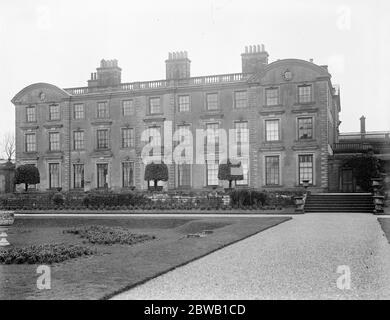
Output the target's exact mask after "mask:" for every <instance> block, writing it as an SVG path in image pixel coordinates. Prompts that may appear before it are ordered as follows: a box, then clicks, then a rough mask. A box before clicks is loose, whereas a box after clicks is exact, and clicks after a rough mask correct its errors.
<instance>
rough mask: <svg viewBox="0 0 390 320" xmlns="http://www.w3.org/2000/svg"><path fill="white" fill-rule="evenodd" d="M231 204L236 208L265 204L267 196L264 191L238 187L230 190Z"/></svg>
mask: <svg viewBox="0 0 390 320" xmlns="http://www.w3.org/2000/svg"><path fill="white" fill-rule="evenodd" d="M230 200H231V205H232V206H233V207H235V208H238V207H240V208H243V207H249V206H251V207H253V206H257V207H260V206H264V204H265V203H266V201H267V196H266V194H265V193H264V192H259V191H256V190H249V189H238V190H233V191H231V192H230Z"/></svg>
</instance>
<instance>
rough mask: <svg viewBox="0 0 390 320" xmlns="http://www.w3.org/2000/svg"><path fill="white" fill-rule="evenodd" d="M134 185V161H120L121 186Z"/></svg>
mask: <svg viewBox="0 0 390 320" xmlns="http://www.w3.org/2000/svg"><path fill="white" fill-rule="evenodd" d="M132 186H134V162H128V161H127V162H123V163H122V187H123V188H129V187H132Z"/></svg>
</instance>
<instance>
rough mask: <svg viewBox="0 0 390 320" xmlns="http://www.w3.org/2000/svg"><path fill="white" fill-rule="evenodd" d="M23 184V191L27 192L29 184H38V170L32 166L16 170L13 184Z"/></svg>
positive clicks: (24, 166)
mask: <svg viewBox="0 0 390 320" xmlns="http://www.w3.org/2000/svg"><path fill="white" fill-rule="evenodd" d="M21 183H24V185H25V191H26V192H27V191H28V186H29V185H31V184H38V183H40V176H39V170H38V168H37V167H36V166H34V165H33V164H25V165H21V166H19V167H17V168H16V171H15V184H21Z"/></svg>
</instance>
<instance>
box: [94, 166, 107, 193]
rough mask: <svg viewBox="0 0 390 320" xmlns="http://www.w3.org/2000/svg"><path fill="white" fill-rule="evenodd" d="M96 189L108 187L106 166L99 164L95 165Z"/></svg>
mask: <svg viewBox="0 0 390 320" xmlns="http://www.w3.org/2000/svg"><path fill="white" fill-rule="evenodd" d="M97 187H98V188H107V187H108V164H107V163H99V164H98V165H97Z"/></svg>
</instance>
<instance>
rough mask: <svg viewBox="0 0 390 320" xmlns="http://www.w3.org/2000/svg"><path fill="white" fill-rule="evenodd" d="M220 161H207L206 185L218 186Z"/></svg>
mask: <svg viewBox="0 0 390 320" xmlns="http://www.w3.org/2000/svg"><path fill="white" fill-rule="evenodd" d="M218 166H219V165H218V160H208V161H206V185H208V186H217V185H218Z"/></svg>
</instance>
